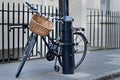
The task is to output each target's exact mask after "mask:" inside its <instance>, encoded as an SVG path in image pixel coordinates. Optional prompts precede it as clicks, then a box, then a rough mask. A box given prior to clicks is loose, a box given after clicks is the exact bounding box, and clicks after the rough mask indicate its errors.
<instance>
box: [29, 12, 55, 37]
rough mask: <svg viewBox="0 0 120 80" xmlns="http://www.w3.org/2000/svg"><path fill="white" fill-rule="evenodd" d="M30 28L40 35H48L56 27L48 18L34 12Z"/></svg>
mask: <svg viewBox="0 0 120 80" xmlns="http://www.w3.org/2000/svg"><path fill="white" fill-rule="evenodd" d="M29 29H30V30H31V31H32V32H33V33H35V34H38V35H40V36H47V35H48V34H49V32H50V31H51V30H53V29H54V27H53V24H52V22H50V21H49V20H48V19H45V18H44V17H42V16H40V15H39V14H34V15H33V17H32V19H31V21H30V24H29Z"/></svg>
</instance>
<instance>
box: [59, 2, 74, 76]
mask: <svg viewBox="0 0 120 80" xmlns="http://www.w3.org/2000/svg"><path fill="white" fill-rule="evenodd" d="M59 6H60V8H61V9H60V12H61V13H62V15H63V16H62V17H63V25H62V41H63V43H64V45H63V50H62V61H63V69H62V71H63V74H73V73H74V53H73V36H72V21H73V19H72V18H71V17H69V0H59Z"/></svg>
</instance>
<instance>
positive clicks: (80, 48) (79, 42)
mask: <svg viewBox="0 0 120 80" xmlns="http://www.w3.org/2000/svg"><path fill="white" fill-rule="evenodd" d="M73 38H74V39H73V40H74V61H75V67H74V68H77V67H78V66H79V65H80V64H81V63H82V62H83V60H84V58H85V56H86V53H87V39H86V37H85V36H84V35H83V34H82V33H79V32H76V33H73ZM61 49H62V48H61ZM60 51H61V50H60ZM58 61H59V63H60V65H61V66H62V65H63V64H62V52H60V55H59V56H58Z"/></svg>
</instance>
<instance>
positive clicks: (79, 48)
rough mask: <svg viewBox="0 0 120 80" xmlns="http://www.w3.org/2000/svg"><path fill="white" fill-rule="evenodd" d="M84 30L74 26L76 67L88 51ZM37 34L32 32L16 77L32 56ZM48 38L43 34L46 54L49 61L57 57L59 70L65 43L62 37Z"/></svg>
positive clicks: (56, 68)
mask: <svg viewBox="0 0 120 80" xmlns="http://www.w3.org/2000/svg"><path fill="white" fill-rule="evenodd" d="M26 4H27V5H28V6H29V7H30V8H31V9H33V10H35V9H34V7H32V6H31V5H30V4H29V3H27V2H26ZM55 20H58V21H61V20H62V19H55ZM82 31H85V29H84V28H82V27H81V28H73V38H74V44H73V45H74V56H75V58H74V59H75V66H74V69H76V68H77V67H78V66H79V65H80V64H81V63H82V62H83V60H84V58H85V56H86V53H87V44H88V41H87V39H86V37H85V36H84V34H83V33H82ZM37 37H38V35H37V34H34V33H33V32H32V33H31V35H30V37H29V39H28V41H27V43H26V46H25V49H24V51H23V58H22V61H21V63H20V65H19V67H18V71H17V73H16V78H17V77H18V76H19V74H20V72H21V70H22V68H23V66H24V64H25V62H26V60H27V58H28V57H29V56H30V53H31V51H32V49H33V47H34V45H35V43H36V41H37ZM46 37H47V38H48V40H46V39H45V37H44V36H41V38H42V40H43V41H44V42H45V44H46V46H47V48H48V52H47V54H46V59H47V60H48V61H53V60H54V59H55V64H54V69H55V71H57V72H58V71H59V66H58V65H57V61H58V62H59V64H60V65H61V66H63V65H62V46H63V45H64V43H62V41H61V39H60V38H57V39H54V38H52V37H50V36H49V35H47V36H46Z"/></svg>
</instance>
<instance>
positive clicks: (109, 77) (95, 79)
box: [88, 69, 120, 80]
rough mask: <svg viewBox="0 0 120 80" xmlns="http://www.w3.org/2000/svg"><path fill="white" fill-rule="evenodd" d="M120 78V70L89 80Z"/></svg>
mask: <svg viewBox="0 0 120 80" xmlns="http://www.w3.org/2000/svg"><path fill="white" fill-rule="evenodd" d="M118 76H120V69H117V70H112V71H109V72H106V73H103V74H99V75H95V77H92V78H90V79H88V80H108V79H111V78H114V77H118Z"/></svg>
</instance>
